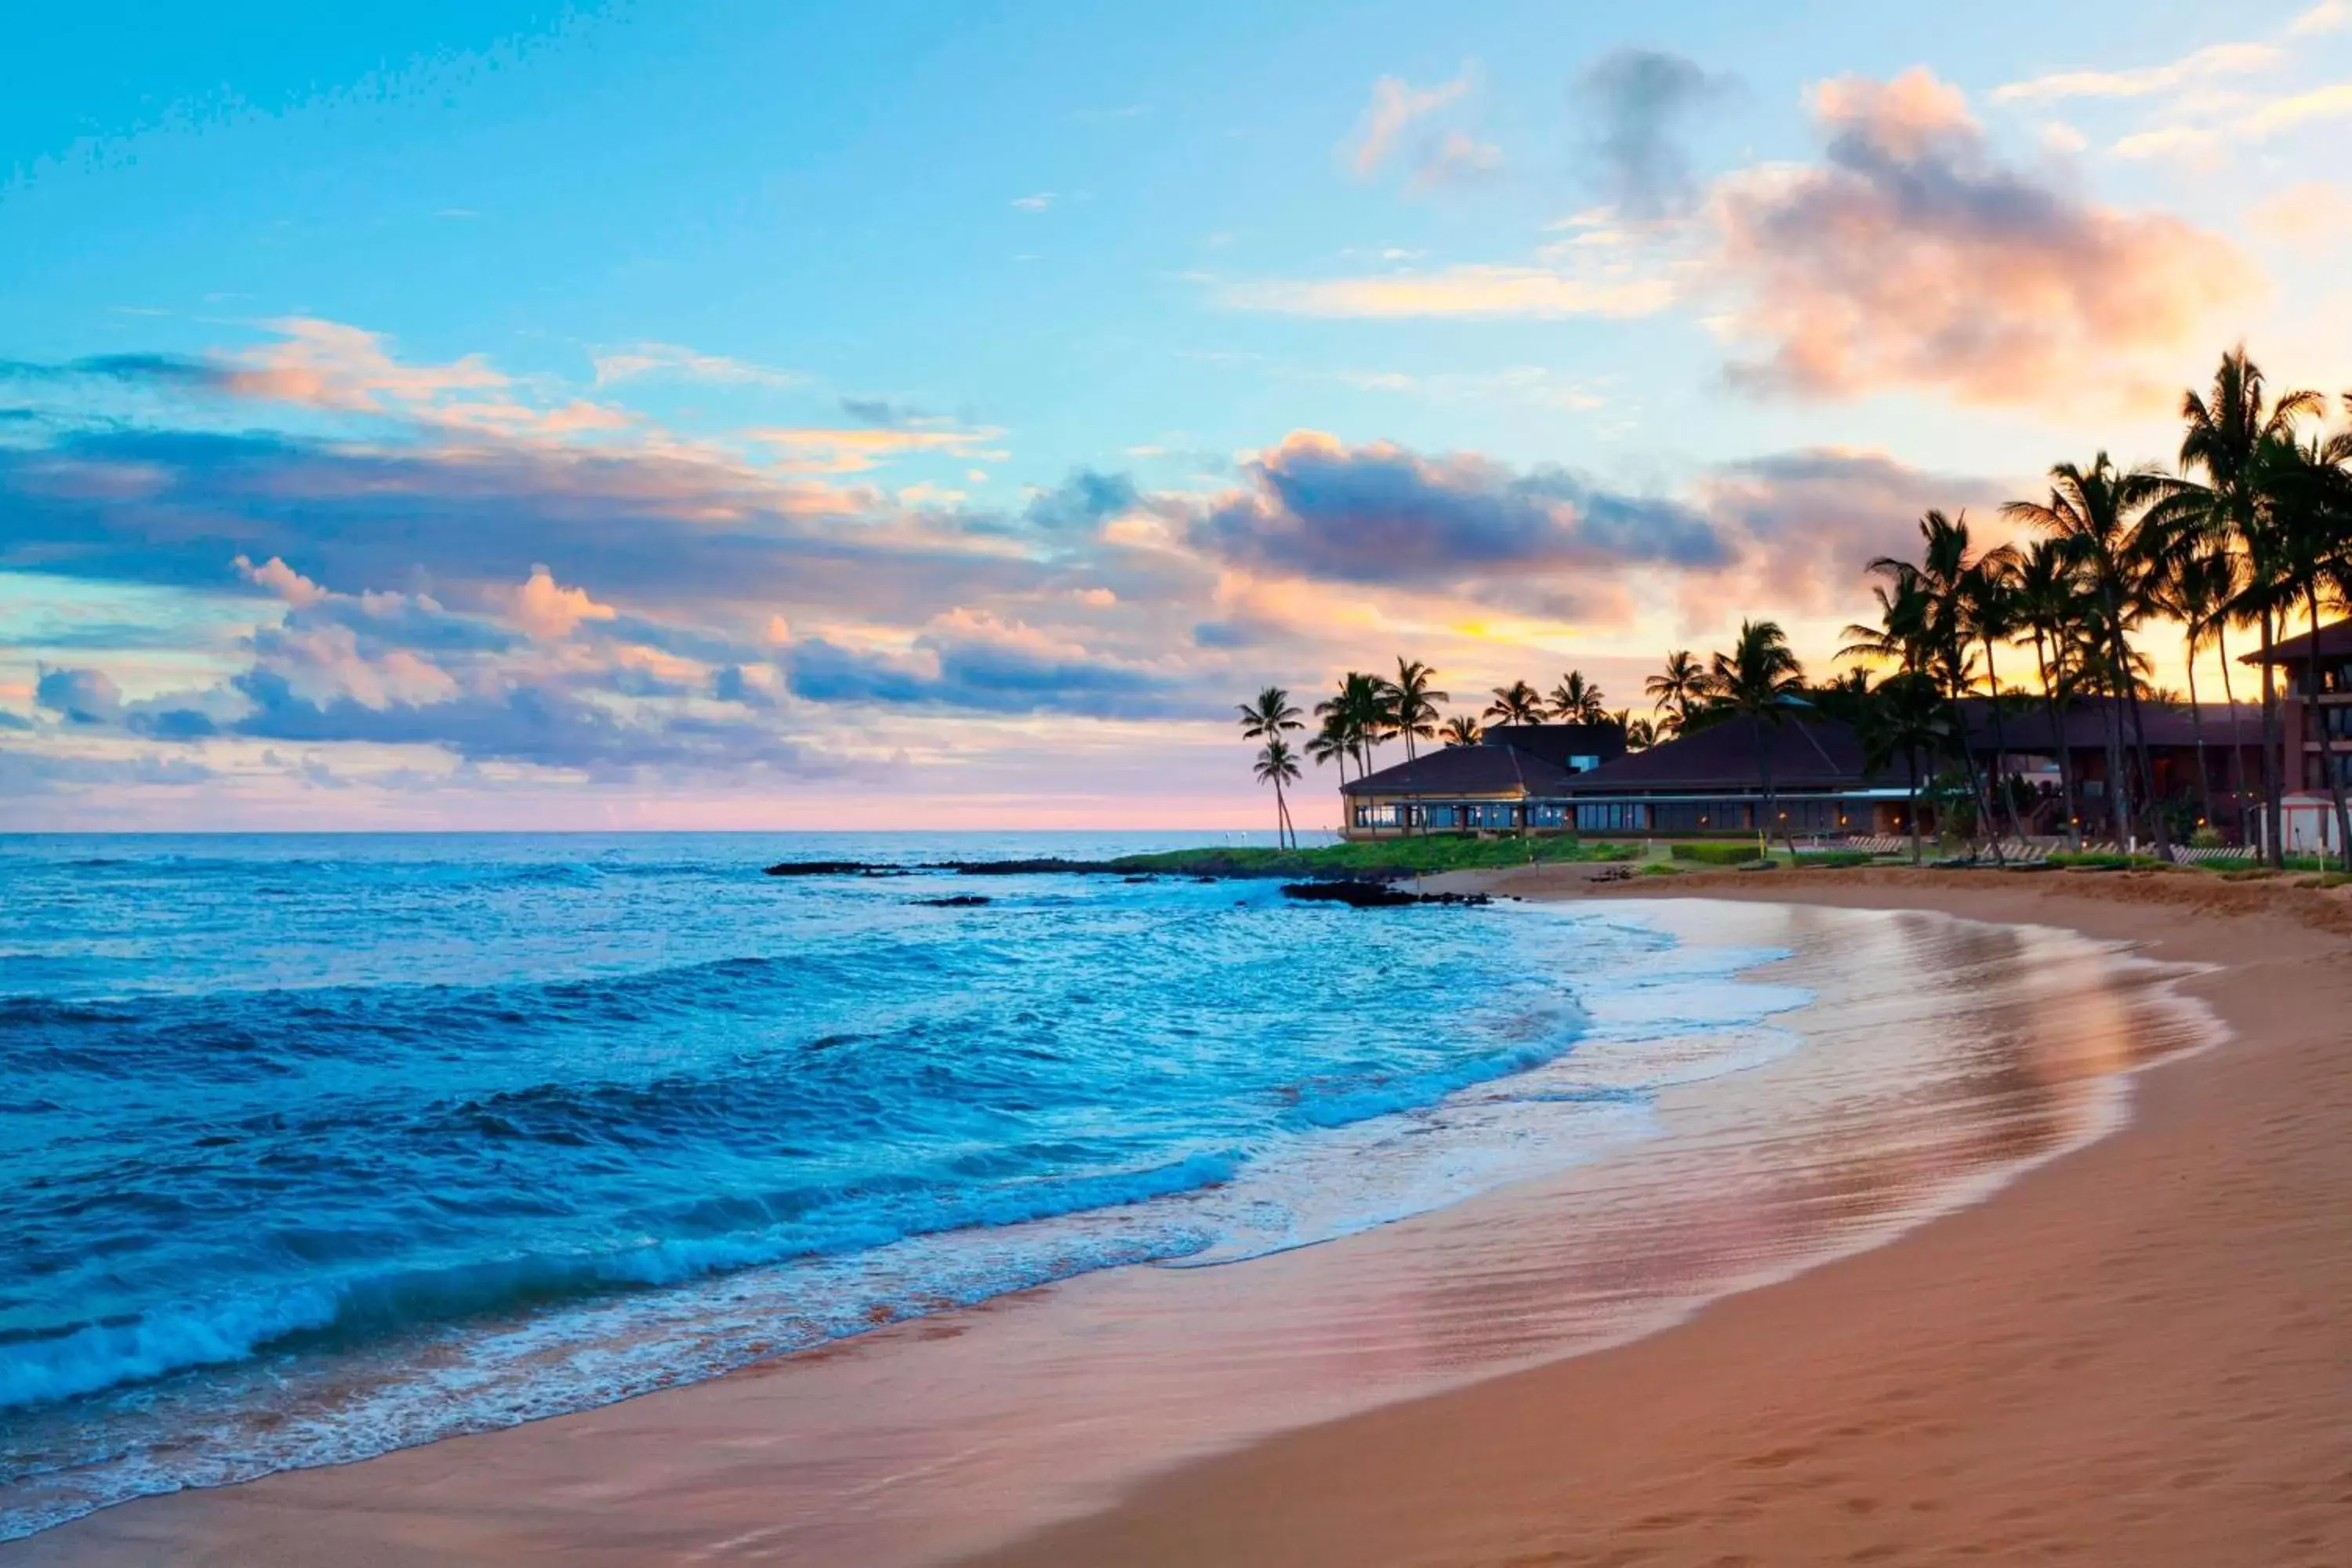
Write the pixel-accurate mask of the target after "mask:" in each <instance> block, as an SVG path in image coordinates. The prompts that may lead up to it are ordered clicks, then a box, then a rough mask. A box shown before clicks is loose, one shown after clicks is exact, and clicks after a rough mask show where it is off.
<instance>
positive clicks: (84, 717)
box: [33, 668, 122, 724]
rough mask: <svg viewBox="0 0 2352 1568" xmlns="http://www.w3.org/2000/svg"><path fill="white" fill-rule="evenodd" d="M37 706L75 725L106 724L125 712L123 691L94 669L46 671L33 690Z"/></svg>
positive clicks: (42, 671)
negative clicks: (63, 716)
mask: <svg viewBox="0 0 2352 1568" xmlns="http://www.w3.org/2000/svg"><path fill="white" fill-rule="evenodd" d="M33 702H34V705H35V706H36V707H40V708H46V709H47V710H49V711H51V712H53V713H61V714H63V715H65V717H66V719H67V721H68V722H71V723H75V724H104V723H108V722H110V721H112V720H113V719H114V718H115V717H116V716H117V715H118V714H120V713H121V711H122V689H121V687H119V686H117V685H115V684H114V682H113V681H112V680H110V679H108V678H107V676H106V675H105V674H104V673H102V672H101V671H99V670H95V669H50V668H43V669H42V670H41V672H40V677H39V679H38V680H37V682H36V683H35V685H34V687H33Z"/></svg>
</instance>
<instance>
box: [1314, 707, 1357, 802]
mask: <svg viewBox="0 0 2352 1568" xmlns="http://www.w3.org/2000/svg"><path fill="white" fill-rule="evenodd" d="M1331 706H1332V704H1330V703H1328V702H1318V703H1317V704H1316V705H1315V710H1316V711H1317V712H1318V713H1322V714H1323V722H1322V723H1321V724H1320V725H1318V727H1317V728H1316V731H1315V733H1313V734H1312V735H1309V736H1308V737H1307V757H1308V758H1309V759H1310V760H1311V761H1313V762H1314V763H1315V764H1316V765H1317V766H1318V767H1319V766H1321V765H1322V764H1323V763H1339V785H1340V787H1341V788H1342V789H1344V788H1346V787H1347V784H1348V757H1349V752H1352V751H1353V750H1354V745H1353V742H1350V741H1349V737H1348V726H1347V724H1346V723H1345V722H1344V721H1342V720H1341V719H1340V718H1339V715H1338V714H1337V713H1330V712H1325V711H1324V710H1326V709H1328V708H1330V707H1331Z"/></svg>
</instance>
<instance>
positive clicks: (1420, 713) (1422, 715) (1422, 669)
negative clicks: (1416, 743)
mask: <svg viewBox="0 0 2352 1568" xmlns="http://www.w3.org/2000/svg"><path fill="white" fill-rule="evenodd" d="M1436 676H1437V672H1436V671H1435V670H1433V669H1432V668H1429V666H1427V665H1425V664H1423V663H1422V662H1421V661H1420V660H1419V659H1407V658H1403V657H1402V656H1400V657H1399V658H1398V659H1397V673H1396V679H1394V680H1391V681H1390V682H1388V683H1387V690H1386V696H1387V698H1388V720H1389V724H1390V726H1391V728H1392V729H1393V730H1394V731H1395V732H1396V733H1398V734H1400V735H1402V736H1403V737H1404V760H1405V761H1406V762H1411V761H1412V742H1413V740H1414V738H1415V737H1416V736H1417V737H1419V738H1420V739H1422V740H1424V741H1426V740H1430V739H1433V737H1434V736H1435V735H1436V733H1437V705H1438V704H1439V703H1441V702H1444V701H1447V700H1450V699H1448V698H1447V696H1446V694H1445V693H1444V692H1443V691H1439V690H1437V689H1434V688H1433V687H1432V686H1431V685H1430V682H1431V681H1432V680H1433V679H1436Z"/></svg>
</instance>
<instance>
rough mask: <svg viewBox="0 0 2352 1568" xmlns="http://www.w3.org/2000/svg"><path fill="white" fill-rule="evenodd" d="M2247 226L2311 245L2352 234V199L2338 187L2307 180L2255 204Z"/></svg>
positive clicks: (2256, 231) (2270, 236) (2275, 236)
mask: <svg viewBox="0 0 2352 1568" xmlns="http://www.w3.org/2000/svg"><path fill="white" fill-rule="evenodd" d="M2246 222H2247V226H2249V227H2251V228H2252V229H2253V231H2254V232H2255V233H2257V234H2260V235H2262V236H2263V237H2267V238H2270V239H2275V240H2282V241H2284V242H2286V243H2288V244H2291V245H2303V244H2308V243H2310V242H2311V241H2313V240H2318V239H2325V238H2327V237H2331V236H2334V235H2338V234H2342V233H2344V232H2346V231H2347V230H2352V198H2347V195H2345V193H2344V191H2343V190H2341V189H2340V188H2338V187H2337V186H2335V185H2331V184H2325V183H2323V182H2321V181H2318V180H2304V181H2300V182H2298V183H2297V184H2292V185H2289V186H2287V187H2286V188H2285V189H2284V190H2283V191H2279V192H2276V193H2275V194H2273V195H2269V196H2266V197H2264V198H2263V200H2262V201H2260V202H2257V203H2255V204H2254V205H2253V206H2252V209H2250V210H2249V211H2248V213H2247V215H2246Z"/></svg>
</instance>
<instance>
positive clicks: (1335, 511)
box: [1191, 431, 1728, 587]
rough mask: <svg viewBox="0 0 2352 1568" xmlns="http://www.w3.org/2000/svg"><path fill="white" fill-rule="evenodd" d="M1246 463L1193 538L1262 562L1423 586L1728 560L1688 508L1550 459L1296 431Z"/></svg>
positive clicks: (1339, 577) (1287, 569)
mask: <svg viewBox="0 0 2352 1568" xmlns="http://www.w3.org/2000/svg"><path fill="white" fill-rule="evenodd" d="M1244 473H1245V476H1246V479H1247V481H1248V482H1247V485H1246V487H1245V488H1244V489H1240V490H1237V491H1235V492H1234V493H1232V494H1230V495H1227V496H1225V497H1223V498H1222V499H1221V500H1218V501H1217V502H1216V503H1215V504H1213V505H1212V506H1211V507H1209V508H1208V509H1207V510H1205V511H1204V512H1203V513H1202V515H1201V516H1200V517H1199V518H1198V519H1196V520H1195V521H1194V523H1193V526H1192V535H1191V537H1192V543H1193V544H1194V545H1195V546H1196V547H1197V548H1199V549H1202V550H1203V551H1205V552H1209V553H1211V554H1213V555H1216V556H1218V557H1220V558H1222V559H1224V560H1227V561H1231V562H1234V563H1238V564H1242V565H1245V566H1249V567H1254V568H1257V569H1261V570H1266V571H1272V572H1277V573H1285V574H1296V575H1300V576H1307V577H1319V578H1325V579H1330V580H1336V581H1339V582H1352V583H1378V584H1400V585H1405V584H1411V585H1421V586H1433V587H1434V586H1449V585H1454V584H1464V583H1469V582H1475V581H1478V580H1481V579H1491V578H1495V577H1497V576H1501V575H1505V574H1514V575H1516V574H1528V573H1559V574H1572V573H1575V572H1578V571H1608V570H1612V569H1614V568H1616V567H1620V566H1623V565H1627V564H1636V563H1638V564H1658V565H1681V566H1710V565H1717V564H1720V563H1723V562H1724V561H1725V560H1727V558H1728V556H1727V550H1726V547H1725V545H1724V543H1723V542H1722V541H1721V540H1720V539H1718V538H1717V535H1716V533H1715V531H1714V530H1713V529H1712V528H1710V527H1709V526H1708V524H1707V522H1706V520H1705V519H1704V518H1702V517H1701V516H1699V515H1698V514H1697V513H1696V512H1695V511H1693V510H1690V509H1688V508H1687V507H1685V506H1682V505H1680V504H1678V503H1675V502H1673V501H1668V500H1648V499H1642V498H1637V497H1632V496H1625V495H1619V494H1615V493H1612V492H1610V491H1606V490H1602V489H1598V488H1597V487H1594V486H1592V485H1591V484H1589V483H1587V482H1586V481H1584V480H1582V479H1578V478H1577V477H1575V476H1574V475H1571V474H1569V473H1567V472H1565V471H1563V470H1561V469H1558V468H1537V469H1533V470H1531V471H1528V472H1526V473H1516V472H1514V471H1512V470H1511V469H1509V468H1506V467H1504V466H1503V465H1501V464H1499V463H1496V462H1495V461H1493V460H1492V459H1489V458H1482V457H1477V456H1473V455H1468V454H1456V455H1453V456H1448V457H1443V458H1424V457H1422V456H1420V455H1418V454H1415V453H1413V452H1410V451H1407V450H1406V449H1404V448H1402V447H1396V446H1391V445H1390V444H1388V443H1386V442H1375V443H1373V444H1371V445H1370V446H1364V447H1349V446H1346V445H1344V444H1342V443H1341V442H1339V441H1338V440H1336V439H1335V438H1333V437H1329V436H1326V435H1322V434H1320V433H1318V432H1315V431H1298V432H1295V433H1293V434H1292V435H1290V436H1289V437H1286V438H1285V439H1284V440H1283V441H1282V443H1281V444H1280V445H1279V446H1277V447H1273V448H1272V449H1271V450H1269V451H1266V452H1265V453H1263V454H1261V455H1260V456H1259V458H1257V459H1256V460H1255V461H1254V462H1252V463H1250V464H1248V465H1246V466H1245V468H1244Z"/></svg>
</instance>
